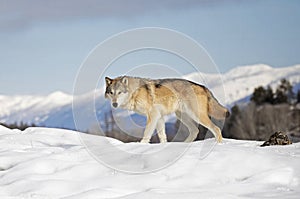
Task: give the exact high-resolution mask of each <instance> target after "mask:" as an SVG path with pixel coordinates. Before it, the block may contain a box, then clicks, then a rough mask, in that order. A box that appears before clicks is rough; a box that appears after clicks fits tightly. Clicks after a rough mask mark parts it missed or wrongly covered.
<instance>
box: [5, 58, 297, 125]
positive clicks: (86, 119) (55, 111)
mask: <svg viewBox="0 0 300 199" xmlns="http://www.w3.org/2000/svg"><path fill="white" fill-rule="evenodd" d="M183 78H185V79H189V80H192V81H195V82H198V83H200V84H203V85H205V86H207V87H208V88H209V89H211V90H212V92H213V93H214V95H215V96H216V98H217V99H218V100H219V101H220V102H221V103H222V104H224V105H226V106H228V107H230V106H232V105H233V104H234V103H236V102H239V101H245V100H249V96H250V95H251V94H252V92H253V90H254V88H256V87H258V86H260V85H262V86H267V85H270V86H271V87H275V86H276V85H277V84H278V83H279V82H280V80H281V79H282V78H286V79H288V80H289V81H290V82H291V83H292V84H293V85H294V86H295V88H296V89H299V88H300V65H295V66H291V67H285V68H272V67H270V66H268V65H263V64H258V65H252V66H241V67H237V68H234V69H232V70H230V71H228V72H227V73H224V74H204V73H192V74H189V75H185V76H183ZM103 93H104V92H103V90H101V89H100V90H96V91H93V92H90V93H86V94H84V95H81V96H74V97H73V96H72V95H68V94H65V93H62V92H55V93H52V94H50V95H47V96H27V95H19V96H18V95H16V96H3V95H2V96H1V95H0V122H2V123H7V124H11V123H14V122H17V123H20V122H24V123H27V124H31V123H34V124H36V125H42V126H48V127H62V128H70V129H76V127H77V129H79V130H88V129H89V128H90V127H91V126H92V125H94V124H95V122H97V119H98V121H100V123H101V122H104V117H105V114H107V113H108V112H109V111H110V104H109V102H107V101H106V100H105V99H104V96H103ZM73 100H74V101H76V106H75V107H72V102H73ZM73 108H75V112H76V118H77V123H76V125H75V122H74V116H73V110H74V109H73ZM120 114H123V113H120ZM95 118H96V119H95ZM132 119H133V120H135V121H136V120H139V122H140V123H143V122H144V118H143V117H139V116H137V115H134V116H133V117H132ZM123 122H124V121H123Z"/></svg>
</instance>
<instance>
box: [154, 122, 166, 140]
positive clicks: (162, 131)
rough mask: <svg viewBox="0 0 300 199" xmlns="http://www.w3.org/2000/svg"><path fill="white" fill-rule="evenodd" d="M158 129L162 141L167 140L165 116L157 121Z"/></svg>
mask: <svg viewBox="0 0 300 199" xmlns="http://www.w3.org/2000/svg"><path fill="white" fill-rule="evenodd" d="M156 131H157V134H158V137H159V141H160V143H165V142H167V135H166V127H165V120H164V118H163V117H161V118H160V119H159V120H158V121H157V126H156Z"/></svg>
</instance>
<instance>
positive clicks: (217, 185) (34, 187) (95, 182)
mask: <svg viewBox="0 0 300 199" xmlns="http://www.w3.org/2000/svg"><path fill="white" fill-rule="evenodd" d="M83 140H84V142H83ZM95 140H97V142H95ZM107 141H109V143H111V146H115V147H117V148H121V149H122V150H129V151H130V150H131V151H132V152H135V153H133V154H132V157H136V155H137V154H136V153H137V152H138V153H139V154H140V155H144V154H147V153H151V152H152V151H153V150H157V148H160V147H162V146H171V147H173V148H174V149H187V151H186V152H185V153H184V155H182V156H181V157H180V158H179V159H178V160H177V161H176V162H173V163H172V164H170V166H168V167H166V168H164V169H160V170H158V171H156V172H148V173H144V174H129V173H124V172H120V171H118V170H115V169H113V168H110V167H107V166H104V165H103V164H101V163H99V161H97V160H96V159H94V157H95V156H94V155H95V154H92V153H91V151H89V150H87V149H88V148H87V147H86V145H85V144H86V143H97V145H98V146H97V150H98V151H99V152H102V153H107V154H108V155H109V156H111V157H113V158H114V166H116V167H118V166H122V165H128V164H131V163H130V161H124V159H122V157H120V158H119V154H116V153H114V152H113V151H112V150H106V148H105V146H106V144H105V143H107ZM213 141H214V140H211V139H209V140H205V141H198V142H194V143H193V144H191V145H189V147H187V145H188V144H187V143H167V144H165V145H163V144H140V143H128V144H125V143H121V142H120V141H117V140H113V139H109V138H105V137H100V136H93V135H86V134H81V133H78V132H74V131H68V130H60V129H50V128H28V129H27V130H25V131H18V130H9V129H6V128H4V127H2V126H0V198H38V199H39V198H70V199H71V198H122V199H125V198H126V199H129V198H131V199H133V198H134V199H136V198H137V199H140V198H171V199H176V198H280V199H281V198H299V196H300V169H299V168H300V143H296V144H292V145H289V146H272V147H264V148H261V147H259V145H260V144H261V142H254V141H238V140H229V139H225V140H224V142H223V143H222V144H217V145H215V147H214V148H213V149H212V151H211V152H210V153H208V154H207V156H201V152H203V150H205V149H203V147H209V145H208V144H207V142H213ZM83 143H85V144H83ZM159 154H161V152H158V153H157V156H156V157H154V158H153V159H150V160H149V159H148V160H147V161H148V162H137V165H136V167H137V169H139V167H143V168H147V165H151V164H152V162H153V163H154V162H155V161H157V160H159ZM161 161H164V160H161Z"/></svg>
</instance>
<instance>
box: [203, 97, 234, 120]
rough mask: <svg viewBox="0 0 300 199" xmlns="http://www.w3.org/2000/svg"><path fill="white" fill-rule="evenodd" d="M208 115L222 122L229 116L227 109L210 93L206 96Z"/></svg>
mask: <svg viewBox="0 0 300 199" xmlns="http://www.w3.org/2000/svg"><path fill="white" fill-rule="evenodd" d="M208 114H209V115H210V116H211V117H213V118H215V119H217V120H224V119H225V118H227V117H229V116H230V112H229V111H228V109H227V108H225V107H224V106H222V105H221V104H220V103H219V102H218V101H217V99H216V98H215V97H214V96H213V94H212V93H210V95H209V96H208Z"/></svg>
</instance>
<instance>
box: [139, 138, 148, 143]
mask: <svg viewBox="0 0 300 199" xmlns="http://www.w3.org/2000/svg"><path fill="white" fill-rule="evenodd" d="M149 142H150V139H145V138H143V139H142V140H141V141H140V143H149Z"/></svg>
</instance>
